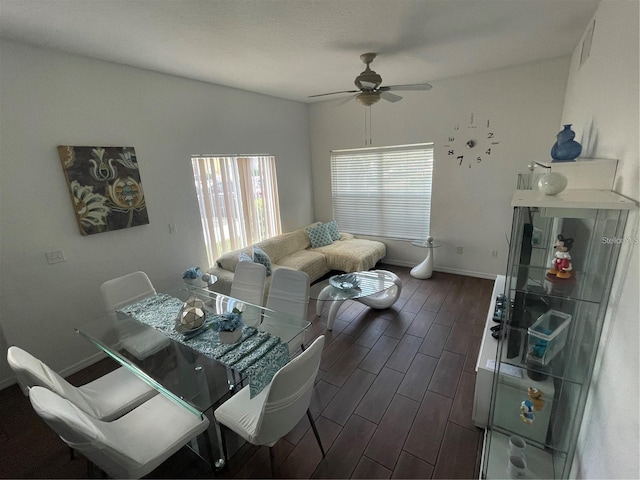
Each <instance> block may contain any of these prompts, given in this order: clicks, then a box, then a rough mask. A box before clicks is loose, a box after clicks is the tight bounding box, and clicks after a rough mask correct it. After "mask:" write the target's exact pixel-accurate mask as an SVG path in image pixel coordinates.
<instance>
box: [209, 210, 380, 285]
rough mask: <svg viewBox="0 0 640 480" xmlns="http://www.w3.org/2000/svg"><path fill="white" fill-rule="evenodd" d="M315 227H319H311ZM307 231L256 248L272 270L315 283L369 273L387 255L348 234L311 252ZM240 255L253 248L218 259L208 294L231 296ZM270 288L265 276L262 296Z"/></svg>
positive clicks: (375, 245) (377, 246)
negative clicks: (325, 278) (292, 273)
mask: <svg viewBox="0 0 640 480" xmlns="http://www.w3.org/2000/svg"><path fill="white" fill-rule="evenodd" d="M315 225H318V224H317V223H315V224H312V225H310V226H315ZM306 228H307V227H305V228H301V229H299V230H295V231H293V232H289V233H283V234H281V235H277V236H275V237H272V238H269V239H267V240H264V241H262V242H259V243H257V244H256V246H257V247H260V248H261V249H262V250H263V251H264V252H265V253H266V254H267V255H268V256H269V258H270V261H271V269H272V270H274V269H277V268H281V267H287V268H293V269H294V270H302V271H304V272H306V273H307V275H309V278H310V280H311V281H312V282H314V281H315V280H318V279H320V278H322V277H323V276H324V275H326V274H327V273H329V272H330V271H332V270H338V271H341V272H357V271H361V270H369V269H371V268H373V267H374V266H375V265H376V263H378V262H379V261H380V260H381V259H382V258H383V257H384V256H385V255H386V246H385V244H384V243H382V242H377V241H374V240H366V239H363V238H355V237H354V236H353V235H351V234H349V233H340V239H339V240H336V241H334V242H333V243H331V244H330V245H325V246H324V247H319V248H311V240H310V239H309V235H308V234H307V231H306ZM240 252H244V253H246V254H247V255H249V256H250V257H251V256H252V253H253V245H252V246H249V247H247V248H243V249H240V250H235V251H233V252H229V253H225V254H224V255H222V256H221V257H220V258H218V260H217V261H216V265H215V266H214V267H213V268H211V269H210V270H209V271H208V272H207V273H209V274H211V275H215V276H216V277H217V281H216V282H215V283H214V284H213V285H210V287H209V288H210V289H211V290H213V291H215V292H220V293H222V294H225V295H228V294H229V293H230V291H231V283H232V282H233V275H234V272H235V269H236V265H237V264H238V261H239V259H240ZM270 285H271V276H268V277H267V282H266V286H265V295H266V293H267V292H268V291H269V286H270Z"/></svg>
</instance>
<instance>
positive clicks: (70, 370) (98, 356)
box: [0, 352, 107, 390]
mask: <svg viewBox="0 0 640 480" xmlns="http://www.w3.org/2000/svg"><path fill="white" fill-rule="evenodd" d="M106 356H107V355H106V354H105V353H104V352H96V353H95V354H93V355H91V356H90V357H88V358H85V359H83V360H81V361H79V362H78V363H75V364H73V365H71V366H70V367H67V368H64V369H62V370H61V371H59V372H58V373H59V374H60V376H62V377H63V378H66V377H68V376H69V375H73V374H74V373H77V372H79V371H80V370H82V369H84V368H87V367H89V366H91V365H93V364H94V363H96V362H98V361H100V360H102V359H103V358H106ZM16 383H18V379H17V378H16V377H15V376H13V377H10V378H5V379H3V380H0V390H3V389H5V388H8V387H10V386H11V385H14V384H16Z"/></svg>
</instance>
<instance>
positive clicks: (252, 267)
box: [229, 262, 267, 325]
mask: <svg viewBox="0 0 640 480" xmlns="http://www.w3.org/2000/svg"><path fill="white" fill-rule="evenodd" d="M266 278H267V269H266V268H265V266H264V265H262V264H261V263H254V262H238V265H237V266H236V271H235V273H234V275H233V282H232V283H231V292H230V294H229V296H231V297H233V298H237V299H238V300H241V301H243V302H247V303H252V304H253V305H259V306H262V304H263V303H264V284H265V281H266ZM242 320H243V321H244V323H246V324H247V325H258V324H259V323H260V315H259V312H257V311H251V312H246V313H245V314H243V315H242Z"/></svg>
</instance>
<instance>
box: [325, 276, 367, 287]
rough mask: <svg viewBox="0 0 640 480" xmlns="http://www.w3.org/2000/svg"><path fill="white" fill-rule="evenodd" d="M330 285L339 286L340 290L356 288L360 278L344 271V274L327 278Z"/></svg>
mask: <svg viewBox="0 0 640 480" xmlns="http://www.w3.org/2000/svg"><path fill="white" fill-rule="evenodd" d="M329 283H330V284H331V286H333V287H336V288H339V289H340V290H351V289H354V288H358V285H360V279H359V278H358V277H357V276H356V275H354V274H352V273H345V274H344V275H335V276H333V277H331V278H330V279H329Z"/></svg>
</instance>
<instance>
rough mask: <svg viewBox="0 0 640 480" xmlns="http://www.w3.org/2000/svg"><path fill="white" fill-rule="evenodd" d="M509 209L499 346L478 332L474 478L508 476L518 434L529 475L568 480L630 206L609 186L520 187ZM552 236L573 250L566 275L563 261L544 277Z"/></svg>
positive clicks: (550, 259)
mask: <svg viewBox="0 0 640 480" xmlns="http://www.w3.org/2000/svg"><path fill="white" fill-rule="evenodd" d="M512 206H513V207H514V212H513V223H512V231H511V238H510V248H509V259H508V266H507V272H506V276H505V277H504V290H503V292H504V293H505V295H506V296H507V299H508V300H507V302H506V304H507V309H506V314H505V319H504V326H503V334H502V336H501V338H500V340H495V339H493V338H491V337H488V338H487V335H486V334H485V338H484V340H483V345H482V348H481V355H480V356H481V357H483V358H480V359H479V361H478V375H479V376H480V375H481V373H482V375H483V376H486V374H487V372H491V376H492V387H491V400H490V404H489V408H488V410H489V411H488V418H486V417H485V418H486V434H485V445H484V451H483V459H482V466H481V477H482V478H509V472H508V470H507V466H508V462H509V454H508V439H509V437H510V436H513V435H517V436H519V437H521V438H523V439H524V440H525V442H526V443H527V447H526V449H525V457H526V462H527V468H526V477H527V478H568V477H569V474H570V469H571V463H572V460H573V455H574V452H575V447H576V440H577V438H578V434H579V430H580V425H581V422H582V417H583V413H584V408H585V403H586V399H587V394H588V391H589V385H590V382H591V376H592V372H593V367H594V363H595V359H596V355H597V349H598V345H599V340H600V334H601V332H602V325H603V322H604V317H605V312H606V310H607V302H608V299H609V294H610V290H611V284H612V279H613V275H614V272H615V268H616V263H617V261H618V254H619V251H620V244H621V242H620V241H619V239H622V238H623V235H624V228H625V224H626V220H627V215H628V211H629V210H630V209H634V208H635V204H634V202H632V201H630V200H628V199H626V198H624V197H622V196H620V195H617V194H615V193H613V192H611V191H607V190H565V191H564V192H562V193H561V194H559V195H556V196H547V195H544V194H543V193H542V192H540V191H538V190H518V191H516V193H515V194H514V196H513V201H512ZM559 235H561V236H562V237H563V238H564V239H565V242H564V244H565V246H566V245H569V247H570V248H569V250H568V253H569V254H570V257H571V258H570V260H568V265H569V266H570V270H568V273H569V275H565V273H566V272H564V270H563V269H562V268H560V267H565V266H567V261H564V262H560V261H559V263H558V270H556V271H557V272H560V273H562V275H558V274H557V273H553V274H552V273H549V272H550V270H551V269H552V267H553V265H554V259H555V252H556V251H557V250H562V248H559V249H556V248H555V246H556V243H557V241H558V236H559ZM566 239H572V241H569V240H566ZM565 256H566V253H565ZM565 276H566V278H561V277H565ZM497 283H498V282H496V284H497ZM503 292H499V293H503ZM496 293H497V292H494V298H493V299H492V301H495V296H496ZM536 322H537V323H536ZM487 323H488V324H489V323H492V322H489V321H488V322H487ZM487 328H488V327H487ZM489 341H493V342H494V343H496V344H497V349H496V350H495V351H494V352H495V357H494V358H495V368H494V369H491V368H488V366H487V362H488V363H489V366H491V356H492V353H491V348H488V345H487V343H488V342H489ZM489 345H490V344H489ZM482 350H485V352H484V353H483V352H482ZM483 362H484V364H483ZM495 372H500V374H495ZM482 388H485V390H486V380H484V381H482V382H481V385H480V386H478V384H477V385H476V397H477V398H476V401H477V403H478V404H477V405H474V420H475V421H476V424H477V425H479V426H481V425H482V424H483V423H484V418H483V415H485V414H483V412H482V410H483V407H482V405H481V402H479V401H478V397H479V396H480V397H483V396H485V397H486V391H485V392H484V393H483V392H482ZM485 404H486V401H485Z"/></svg>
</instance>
